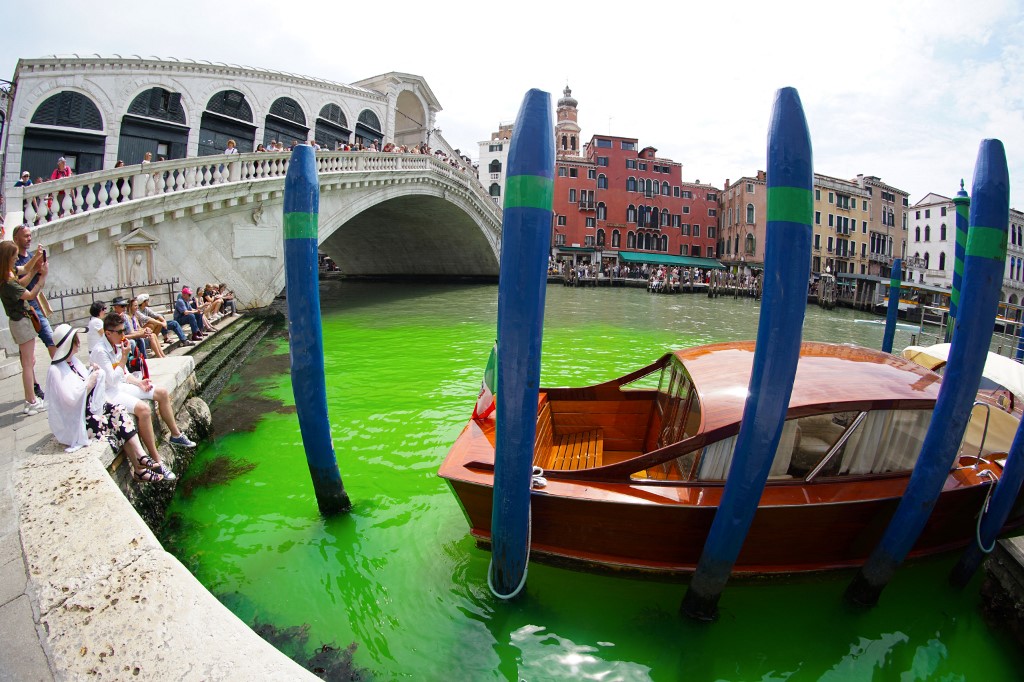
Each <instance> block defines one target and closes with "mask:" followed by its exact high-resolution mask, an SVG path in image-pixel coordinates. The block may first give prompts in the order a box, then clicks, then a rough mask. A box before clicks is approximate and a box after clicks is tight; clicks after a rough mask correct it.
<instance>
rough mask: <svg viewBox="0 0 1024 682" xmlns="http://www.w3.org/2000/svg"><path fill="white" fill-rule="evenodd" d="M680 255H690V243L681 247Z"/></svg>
mask: <svg viewBox="0 0 1024 682" xmlns="http://www.w3.org/2000/svg"><path fill="white" fill-rule="evenodd" d="M679 255H680V256H689V255H690V246H689V245H688V244H683V245H682V246H680V247H679Z"/></svg>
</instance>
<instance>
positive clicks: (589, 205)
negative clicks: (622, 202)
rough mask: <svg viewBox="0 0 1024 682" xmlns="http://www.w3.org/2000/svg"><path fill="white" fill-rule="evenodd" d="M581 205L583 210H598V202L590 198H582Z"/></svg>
mask: <svg viewBox="0 0 1024 682" xmlns="http://www.w3.org/2000/svg"><path fill="white" fill-rule="evenodd" d="M579 207H580V210H581V211H596V210H597V204H595V203H594V202H593V201H590V200H588V199H580V202H579Z"/></svg>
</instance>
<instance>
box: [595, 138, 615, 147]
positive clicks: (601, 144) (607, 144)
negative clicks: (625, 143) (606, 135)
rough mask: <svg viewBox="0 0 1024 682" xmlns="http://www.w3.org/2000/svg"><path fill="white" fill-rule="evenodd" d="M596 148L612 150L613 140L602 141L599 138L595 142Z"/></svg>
mask: <svg viewBox="0 0 1024 682" xmlns="http://www.w3.org/2000/svg"><path fill="white" fill-rule="evenodd" d="M594 146H595V147H599V148H602V149H611V146H612V141H611V140H602V139H601V138H600V137H599V138H597V139H596V140H594Z"/></svg>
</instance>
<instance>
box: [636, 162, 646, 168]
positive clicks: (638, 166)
mask: <svg viewBox="0 0 1024 682" xmlns="http://www.w3.org/2000/svg"><path fill="white" fill-rule="evenodd" d="M637 168H639V169H640V170H647V164H646V163H638V164H637Z"/></svg>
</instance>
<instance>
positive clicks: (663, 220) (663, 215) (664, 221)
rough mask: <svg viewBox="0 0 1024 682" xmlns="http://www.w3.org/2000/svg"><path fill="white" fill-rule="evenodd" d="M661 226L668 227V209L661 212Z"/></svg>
mask: <svg viewBox="0 0 1024 682" xmlns="http://www.w3.org/2000/svg"><path fill="white" fill-rule="evenodd" d="M661 226H662V227H668V211H662V212H661Z"/></svg>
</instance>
